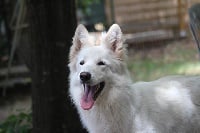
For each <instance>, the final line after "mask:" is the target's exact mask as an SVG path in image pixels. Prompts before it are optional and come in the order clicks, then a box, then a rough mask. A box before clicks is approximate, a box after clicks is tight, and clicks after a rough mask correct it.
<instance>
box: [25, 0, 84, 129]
mask: <svg viewBox="0 0 200 133" xmlns="http://www.w3.org/2000/svg"><path fill="white" fill-rule="evenodd" d="M27 9H28V14H29V15H28V16H29V17H28V18H29V20H30V22H29V23H30V31H31V32H30V37H31V38H30V39H31V40H30V42H31V61H32V66H31V74H32V80H33V82H32V83H33V86H32V110H33V133H66V132H71V133H78V132H84V131H83V129H82V127H81V125H80V122H79V118H78V116H77V114H76V110H75V109H74V108H72V106H71V104H70V99H69V97H68V96H67V95H68V90H67V87H68V74H69V70H68V69H67V62H68V61H67V60H68V53H69V47H70V45H71V42H72V36H73V34H74V30H75V27H76V16H75V1H74V0H28V1H27Z"/></svg>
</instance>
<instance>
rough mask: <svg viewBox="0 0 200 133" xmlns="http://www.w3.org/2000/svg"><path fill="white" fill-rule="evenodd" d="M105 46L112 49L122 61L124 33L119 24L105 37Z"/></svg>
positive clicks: (111, 28) (113, 26) (114, 25)
mask: <svg viewBox="0 0 200 133" xmlns="http://www.w3.org/2000/svg"><path fill="white" fill-rule="evenodd" d="M104 41H105V42H104V43H105V45H106V47H108V48H109V49H111V50H112V51H113V52H114V54H115V55H116V56H117V58H119V59H121V58H122V56H123V54H124V53H123V52H124V51H123V49H124V48H123V39H122V31H121V29H120V27H119V25H117V24H113V25H112V26H111V27H110V29H109V30H108V32H107V34H106V36H105V40H104Z"/></svg>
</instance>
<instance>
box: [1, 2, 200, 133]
mask: <svg viewBox="0 0 200 133" xmlns="http://www.w3.org/2000/svg"><path fill="white" fill-rule="evenodd" d="M198 2H199V0H77V1H76V3H75V13H76V14H75V16H74V17H76V19H77V23H82V24H84V25H85V26H86V27H87V29H88V30H89V32H91V34H93V35H94V36H98V35H100V34H101V32H103V31H105V30H107V29H108V28H109V26H111V25H112V24H113V23H117V24H119V25H120V27H121V29H122V32H123V33H124V38H125V43H126V44H127V45H128V57H129V59H128V61H127V62H128V69H129V70H130V73H131V75H132V77H133V80H134V81H140V80H143V81H150V80H155V79H157V78H159V77H161V76H166V75H172V74H173V75H177V74H183V75H199V74H200V58H199V53H198V48H197V45H196V42H195V41H194V39H193V36H192V34H191V31H190V28H189V22H190V20H189V16H188V9H189V8H190V7H191V6H192V5H194V4H196V3H198ZM25 3H26V2H25V0H15V1H13V0H0V133H12V132H20V133H21V132H31V130H32V109H31V106H32V104H31V102H32V100H31V86H32V81H33V80H32V78H31V77H32V76H31V67H32V65H31V64H32V63H31V62H32V58H31V56H30V52H31V45H30V39H29V37H28V35H29V33H30V32H31V31H30V30H31V28H30V21H28V20H29V18H28V15H27V14H28V13H27V12H28V10H29V8H27V5H26V4H25ZM52 7H53V6H52ZM58 16H59V15H58ZM67 55H68V53H66V55H65V56H66V57H65V59H67ZM8 130H9V131H10V132H8Z"/></svg>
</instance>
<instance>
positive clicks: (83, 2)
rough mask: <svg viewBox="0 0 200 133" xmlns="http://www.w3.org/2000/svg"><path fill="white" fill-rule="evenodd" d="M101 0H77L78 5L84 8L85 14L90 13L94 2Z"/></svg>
mask: <svg viewBox="0 0 200 133" xmlns="http://www.w3.org/2000/svg"><path fill="white" fill-rule="evenodd" d="M99 2H100V0H77V7H78V8H79V9H81V10H82V12H83V13H84V14H85V15H88V14H90V8H89V6H91V5H92V4H97V3H99Z"/></svg>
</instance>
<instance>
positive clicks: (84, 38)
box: [69, 24, 89, 62]
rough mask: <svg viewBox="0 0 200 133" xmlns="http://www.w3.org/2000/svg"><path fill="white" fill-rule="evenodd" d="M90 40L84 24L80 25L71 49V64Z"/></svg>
mask: <svg viewBox="0 0 200 133" xmlns="http://www.w3.org/2000/svg"><path fill="white" fill-rule="evenodd" d="M88 38H89V33H88V31H87V29H86V28H85V26H83V25H82V24H79V25H78V27H77V28H76V31H75V35H74V37H73V44H72V46H71V49H70V54H69V59H70V62H71V61H72V59H73V58H74V57H75V56H76V55H77V53H78V52H79V51H80V49H81V48H82V47H84V45H87V43H88Z"/></svg>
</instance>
